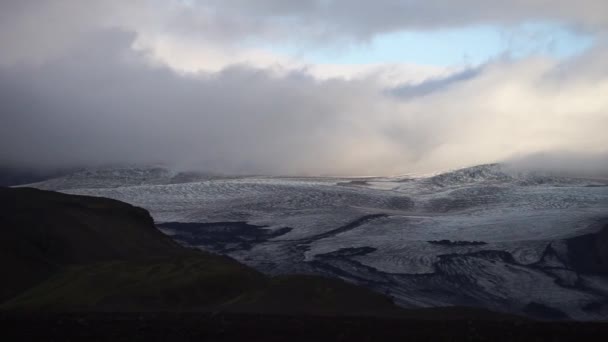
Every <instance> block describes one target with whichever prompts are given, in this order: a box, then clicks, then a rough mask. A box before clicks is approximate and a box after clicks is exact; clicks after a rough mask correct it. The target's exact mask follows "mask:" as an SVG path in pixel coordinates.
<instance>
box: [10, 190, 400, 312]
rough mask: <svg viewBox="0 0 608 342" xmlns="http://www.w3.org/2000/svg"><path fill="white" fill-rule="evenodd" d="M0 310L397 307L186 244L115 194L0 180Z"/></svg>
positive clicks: (331, 283) (359, 291) (335, 283)
mask: <svg viewBox="0 0 608 342" xmlns="http://www.w3.org/2000/svg"><path fill="white" fill-rule="evenodd" d="M0 208H1V209H0V227H1V228H0V229H1V233H2V235H3V239H2V240H0V267H2V268H3V269H4V270H5V272H6V274H7V275H10V276H9V277H6V278H5V281H3V283H2V286H1V287H0V288H1V292H0V294H1V297H0V299H1V300H2V301H3V302H4V303H2V304H0V309H3V310H16V311H29V312H31V311H47V312H48V311H51V312H65V311H68V312H73V311H78V312H101V311H108V312H118V311H123V312H144V311H217V310H221V311H228V312H230V311H241V312H263V313H292V314H299V313H314V314H379V315H396V314H399V312H400V309H398V308H397V307H395V306H394V305H393V304H392V303H391V301H390V300H389V299H388V298H387V297H384V296H382V295H379V294H376V293H373V292H371V291H368V290H366V289H363V288H360V287H357V286H354V285H351V284H347V283H345V282H342V281H339V280H334V279H326V278H321V277H312V276H287V277H277V278H269V277H266V276H264V275H262V274H260V273H258V272H257V271H255V270H253V269H251V268H249V267H247V266H244V265H242V264H240V263H238V262H236V261H234V260H232V259H230V258H228V257H223V256H218V255H213V254H209V253H205V252H201V251H198V250H192V249H188V248H184V247H181V246H179V245H178V244H176V243H175V242H173V241H172V240H171V239H170V238H169V237H167V236H166V235H164V234H162V233H161V232H160V231H158V230H157V229H156V227H155V226H154V222H153V220H152V218H151V217H150V215H149V214H148V212H147V211H145V210H144V209H141V208H137V207H134V206H131V205H129V204H126V203H122V202H119V201H116V200H110V199H105V198H96V197H84V196H73V195H66V194H61V193H56V192H49V191H42V190H36V189H30V188H19V189H11V188H0Z"/></svg>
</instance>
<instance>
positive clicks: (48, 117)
mask: <svg viewBox="0 0 608 342" xmlns="http://www.w3.org/2000/svg"><path fill="white" fill-rule="evenodd" d="M248 3H249V2H243V3H239V2H236V1H225V2H221V3H220V2H214V1H207V2H200V5H199V6H202V7H204V8H203V9H198V10H203V11H205V10H207V11H208V13H206V15H207V16H212V17H213V19H204V18H206V17H202V18H203V19H200V20H203V24H202V25H203V26H202V27H203V28H205V27H206V29H201V30H197V29H191V28H190V26H189V25H190V24H191V23H189V22H188V20H190V19H191V20H194V19H192V18H190V19H188V20H186V19H184V20H183V21H181V20H177V19H176V18H181V17H180V15H182V14H183V11H184V7H183V6H181V5H177V3H176V2H162V4H163V5H160V4H159V5H158V6H157V7H155V6H152V5H151V4H156V2H148V1H144V0H140V1H133V2H129V4H128V5H124V2H122V1H107V2H99V3H96V4H95V7H93V9H92V10H91V9H88V8H87V7H86V6H84V5H82V4H83V2H81V1H73V0H66V1H59V0H48V1H40V2H38V1H19V2H17V1H6V2H3V3H2V4H1V5H0V13H2V14H0V16H4V17H2V18H0V19H10V20H9V21H4V20H0V29H3V30H0V31H1V32H3V33H2V34H0V46H1V47H2V51H9V52H10V53H8V54H6V55H5V54H3V56H2V57H0V115H1V119H2V125H0V163H1V164H3V165H6V166H33V167H39V168H48V167H71V166H94V165H100V164H112V163H114V164H116V163H118V164H120V163H129V164H133V163H166V164H170V165H174V166H177V167H182V168H199V169H204V170H208V171H215V172H226V173H264V174H294V175H295V174H297V175H304V174H305V175H318V174H341V175H364V174H397V173H405V172H429V171H437V170H442V169H448V168H456V167H462V166H469V165H474V164H480V163H487V162H496V161H500V160H504V159H508V158H512V157H513V156H522V155H528V154H537V153H542V152H547V151H564V150H566V151H569V153H572V154H575V155H577V154H580V155H583V154H592V155H596V156H599V155H602V153H606V150H607V147H606V146H608V135H606V134H605V132H604V131H605V128H606V127H608V98H607V97H606V96H605V94H608V71H607V70H608V62H607V61H608V58H606V57H608V48H607V47H606V46H604V45H602V44H601V42H600V43H598V44H596V46H595V47H594V48H593V49H591V50H589V51H587V52H586V53H585V54H584V55H581V56H577V57H574V58H571V59H569V60H565V61H559V60H555V59H552V58H550V57H530V58H525V59H517V60H514V59H510V58H507V57H505V58H500V59H496V60H493V61H490V62H488V63H487V64H485V65H483V66H480V67H476V68H472V69H451V70H448V69H444V70H436V69H428V68H416V67H415V66H414V67H408V66H404V65H397V66H390V65H379V66H370V67H369V68H367V69H365V70H362V69H360V68H356V70H355V69H350V68H349V67H342V69H341V70H340V67H338V66H331V65H329V66H327V65H326V66H322V65H306V64H305V63H302V62H301V61H297V60H295V61H294V60H289V59H281V58H280V57H276V56H271V57H268V58H267V61H266V62H264V58H266V57H263V58H262V57H256V56H258V55H256V54H255V53H254V52H255V48H253V49H252V48H250V47H248V46H245V47H239V44H238V42H239V41H240V40H241V39H245V38H243V37H252V35H253V36H256V35H257V36H259V37H269V38H268V39H282V38H281V37H280V35H281V34H285V32H287V33H289V32H292V31H291V30H287V29H285V25H287V24H286V23H288V24H289V25H291V26H293V25H294V23H298V22H299V21H300V20H307V18H310V20H311V23H310V24H311V27H313V30H316V31H318V32H322V31H327V32H330V31H331V34H330V35H334V34H337V33H336V32H343V33H344V32H346V33H347V34H348V35H349V36H350V37H359V38H360V37H363V36H365V34H373V32H380V31H382V30H388V29H390V28H387V27H388V26H387V27H384V26H382V25H380V23H375V22H374V19H373V17H374V15H377V13H376V12H374V11H381V10H382V11H383V10H385V9H384V8H385V7H386V8H389V9H390V8H391V7H390V6H389V3H388V2H387V3H386V5H387V6H380V5H379V6H378V8H376V9H372V8H371V7H370V6H371V5H369V4H371V3H368V2H352V3H351V2H349V3H351V6H352V8H350V7H348V8H347V7H344V11H345V13H341V14H339V15H338V14H335V15H336V18H335V22H334V23H330V22H329V19H324V18H325V16H328V18H329V17H331V16H332V15H331V13H332V12H331V9H332V8H334V6H337V5H339V4H342V5H344V3H342V2H340V1H334V2H331V1H329V2H328V1H325V2H322V1H318V2H314V1H311V2H297V3H296V2H290V1H285V2H280V3H279V2H273V1H267V2H260V3H259V6H258V7H255V8H253V7H251V6H250V5H248ZM322 3H324V4H325V5H322ZM443 3H444V5H442V6H443V7H436V8H434V7H432V5H433V4H435V6H439V5H438V3H436V2H432V1H431V2H424V3H422V2H418V3H415V2H390V4H393V5H392V6H406V5H407V6H419V8H418V10H419V12H418V15H417V16H420V17H425V18H426V19H425V20H428V23H426V22H425V23H424V24H422V23H418V24H416V22H417V20H418V21H421V20H423V18H420V19H416V18H410V16H414V15H410V14H407V13H409V12H407V13H406V14H405V15H403V19H402V20H401V24H400V25H401V26H400V27H418V26H420V27H422V26H424V25H426V26H424V27H427V28H432V27H439V26H442V25H447V26H449V25H457V24H458V23H459V22H463V23H464V22H466V23H475V22H478V21H480V20H481V21H483V20H486V19H484V18H490V19H492V18H493V19H492V20H495V21H497V22H508V21H511V20H525V19H529V18H533V17H536V16H539V17H541V16H542V17H543V18H551V17H552V16H555V17H556V18H557V16H558V14H559V16H560V18H561V19H563V20H564V21H568V20H569V21H571V22H573V23H574V22H577V23H587V24H588V25H584V26H586V27H601V25H602V24H601V22H602V20H601V19H602V18H599V17H598V18H595V17H594V15H593V13H591V12H589V13H587V9H584V10H579V9H574V8H573V9H572V13H570V12H568V13H566V12H564V13H563V14H560V13H562V10H558V9H555V8H553V7H548V6H546V5H543V4H546V3H544V2H540V1H536V2H534V1H532V2H526V3H524V2H512V3H511V4H512V5H513V8H512V9H509V10H508V11H507V9H504V8H503V9H504V10H505V11H506V12H508V13H504V14H501V13H498V12H496V13H495V15H494V16H495V17H496V18H494V17H493V16H492V15H490V14H489V13H494V10H490V9H488V5H484V4H482V3H481V2H479V3H478V2H475V1H454V4H459V5H461V6H464V5H467V6H468V7H467V8H468V9H469V10H471V11H472V12H473V13H464V14H459V13H460V12H461V9H459V8H456V5H452V2H450V4H451V5H449V6H450V7H445V6H447V5H445V2H443ZM602 3H603V2H602ZM602 3H599V2H597V3H596V2H592V1H589V2H588V3H587V5H589V6H591V7H592V8H594V9H595V10H599V9H600V8H599V7H601V4H602ZM495 4H496V5H497V6H499V8H502V7H500V6H502V5H500V4H498V3H495ZM474 5H478V6H479V7H475V6H474ZM541 5H542V6H541ZM230 6H233V7H230ZM323 6H328V7H327V8H326V7H323ZM429 6H430V7H429ZM452 6H454V7H452ZM593 6H595V7H593ZM570 7H573V6H570ZM579 7H581V8H582V7H585V6H580V4H579ZM210 8H214V9H215V10H213V11H211V10H209V9H210ZM320 8H321V9H323V10H322V11H321V10H320ZM118 9H120V10H118ZM444 9H445V10H450V11H451V12H450V11H448V12H449V13H451V14H452V15H454V16H456V17H458V18H457V19H458V20H456V19H454V18H451V19H450V18H447V15H446V18H445V19H441V18H443V17H442V16H443V14H442V13H444V12H445V11H444ZM484 9H486V10H487V11H490V12H488V13H486V14H487V15H485V14H484V13H485V12H484ZM541 9H542V10H543V11H541ZM6 10H8V13H10V15H7V14H6V13H7V12H6ZM68 10H70V11H71V12H70V13H71V14H70V15H67V14H66V13H67V11H68ZM319 11H321V12H323V13H320V14H319V13H318V12H319ZM324 11H327V12H326V13H325V12H324ZM358 11H361V12H365V11H369V16H370V18H371V19H370V21H367V22H365V23H359V24H357V25H360V26H359V28H357V29H355V28H348V27H349V26H348V25H347V23H349V22H350V21H349V20H352V18H357V15H358V14H357V13H359V12H358ZM425 11H426V12H425ZM427 12H428V13H427ZM520 12H521V13H520ZM541 12H542V15H541ZM194 13H195V14H196V13H198V12H196V11H195V12H194ZM314 13H317V14H314ZM425 13H427V14H425ZM480 13H481V14H480ZM313 14H314V15H313ZM422 14H424V15H422ZM499 14H501V16H500V18H499ZM524 14H525V15H524ZM189 15H194V14H189ZM340 16H346V17H349V18H351V19H349V20H346V19H344V18H342V17H340ZM417 16H416V17H417ZM9 17H10V18H9ZM195 18H200V17H197V16H196V15H195ZM243 18H246V19H243ZM433 18H434V19H433ZM594 18H595V19H594ZM286 20H287V21H286ZM324 20H326V22H324ZM345 20H346V21H345ZM391 20H393V19H391V17H390V16H389V17H387V23H390V22H391ZM395 20H396V19H395ZM488 20H489V19H488ZM457 21H458V23H457ZM433 23H434V24H433ZM37 25H39V26H37ZM180 25H181V26H180ZM205 25H207V26H209V25H211V26H212V27H211V26H209V27H207V26H205ZM239 25H240V26H239ZM352 25H355V23H354V22H353V23H352ZM408 25H409V26H408ZM417 25H418V26H417ZM250 26H251V27H252V28H251V30H250V29H249V27H250ZM296 26H297V25H296ZM389 26H390V25H389ZM36 27H38V28H37V29H36ZM254 28H255V29H254ZM294 30H295V31H294V32H297V31H298V28H297V27H296V28H295V29H294ZM305 30H306V29H305ZM332 30H334V31H332ZM179 32H183V33H179ZM205 32H209V35H208V36H207V35H206V34H205ZM247 32H248V33H247ZM365 32H367V33H365ZM313 33H314V32H313ZM200 34H202V36H200V37H201V38H200V39H201V43H200V44H195V45H194V47H192V45H190V42H191V41H192V39H195V40H196V39H197V38H196V37H199V36H198V35H200ZM340 34H342V33H340ZM163 37H165V39H166V41H167V42H169V43H167V44H168V45H166V47H165V48H164V50H163V49H161V48H160V47H159V44H160V43H159V42H163V40H162V39H161V38H163ZM176 37H177V38H176ZM179 37H184V38H179ZM310 37H313V36H312V35H311V36H310ZM178 38H179V39H184V41H183V42H182V43H180V41H179V39H178ZM313 38H314V37H313ZM357 39H358V38H357ZM223 40H226V42H223ZM161 45H162V44H161ZM182 45H183V46H184V51H181V50H179V49H177V48H176V47H179V46H182ZM193 50H196V51H197V52H196V53H195V52H193ZM162 51H164V53H166V54H170V53H173V56H170V55H162V53H161V52H162ZM218 51H219V52H221V53H220V54H218V55H217V56H216V57H213V56H212V55H211V53H212V52H218ZM7 56H8V57H7ZM163 56H164V57H163ZM161 57H162V58H161ZM186 59H192V60H196V61H198V62H196V63H202V64H210V65H212V67H208V68H202V69H201V70H203V71H198V72H189V73H183V72H182V71H184V70H186V69H188V68H186V67H184V66H185V65H187V63H186V62H185V61H184V60H186ZM222 60H224V62H223V63H222V62H221V61H222ZM275 60H279V61H281V63H279V64H278V65H276V64H275V63H274V62H273V61H275ZM180 61H181V62H180ZM201 61H202V62H201ZM192 63H195V62H192ZM196 63H195V64H196ZM213 63H217V64H216V65H215V64H213ZM180 65H181V66H182V67H184V70H180V68H179V66H180ZM193 70H199V68H197V67H192V70H190V71H193ZM394 75H396V76H394Z"/></svg>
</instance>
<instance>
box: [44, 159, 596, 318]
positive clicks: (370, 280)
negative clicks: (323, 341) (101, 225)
mask: <svg viewBox="0 0 608 342" xmlns="http://www.w3.org/2000/svg"><path fill="white" fill-rule="evenodd" d="M34 186H36V187H39V188H43V189H51V190H59V191H64V192H67V193H72V194H84V195H94V196H103V197H110V198H115V199H119V200H122V201H125V202H128V203H131V204H134V205H138V206H141V207H144V208H146V209H148V210H149V211H150V212H151V214H152V215H153V217H154V218H155V220H156V221H157V222H158V226H159V228H160V229H161V230H162V231H164V232H165V233H167V234H170V235H172V236H173V237H174V238H175V239H176V240H178V241H180V242H182V243H184V244H187V245H192V246H197V247H200V248H203V249H207V250H212V251H216V252H219V253H225V254H228V255H230V256H232V257H234V258H236V259H238V260H239V261H241V262H244V263H246V264H249V265H251V266H254V267H256V268H258V269H259V270H261V271H263V272H266V273H269V274H282V273H294V272H297V273H314V274H323V275H329V276H333V277H340V278H342V279H345V280H348V281H351V282H354V283H358V284H361V285H365V286H368V287H370V288H372V289H375V290H377V291H379V292H382V293H386V294H389V295H390V296H392V297H393V298H394V299H395V300H396V302H397V303H399V304H400V305H403V306H405V307H427V306H446V305H475V306H482V307H487V308H490V309H494V310H500V311H509V312H516V313H527V314H531V315H537V316H545V317H561V316H568V317H571V318H574V319H606V318H608V266H607V265H606V264H603V262H608V259H607V260H603V259H602V258H603V257H602V255H600V256H599V257H598V258H599V259H598V258H596V257H594V256H593V255H591V254H593V253H594V252H593V250H594V248H596V249H597V248H608V241H604V240H602V239H606V237H605V236H604V235H601V234H600V233H598V232H600V231H601V230H602V228H603V227H604V226H607V225H608V186H607V184H604V183H602V182H598V181H597V180H585V179H572V178H564V177H556V176H552V175H548V174H539V173H534V172H522V171H518V172H514V171H513V170H509V169H508V168H506V167H504V166H502V165H498V164H493V165H482V166H477V167H473V168H467V169H462V170H455V171H452V172H448V173H443V174H439V175H435V176H430V177H416V178H403V177H399V178H365V179H348V178H288V177H232V178H222V177H210V176H205V175H200V174H176V173H174V172H170V171H168V170H165V169H162V168H153V169H137V168H131V169H129V168H125V169H110V170H95V171H83V172H80V173H77V174H73V175H70V176H66V177H62V178H57V179H52V180H49V181H45V182H41V183H36V184H34ZM606 231H607V232H608V226H607V228H606ZM605 235H608V233H607V234H605ZM602 241H604V242H602ZM602 243H605V244H604V245H602ZM598 246H600V247H598ZM601 246H603V247H601ZM589 253H591V254H589ZM596 254H597V253H596ZM600 254H601V253H600ZM590 255H591V256H590Z"/></svg>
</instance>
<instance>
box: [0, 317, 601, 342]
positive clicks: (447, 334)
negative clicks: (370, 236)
mask: <svg viewBox="0 0 608 342" xmlns="http://www.w3.org/2000/svg"><path fill="white" fill-rule="evenodd" d="M435 313H438V312H435ZM435 313H433V314H435ZM414 314H415V313H414V312H412V315H414ZM439 317H441V315H440V314H439ZM0 329H1V330H2V336H3V338H4V339H3V340H5V341H6V340H9V339H10V340H18V341H64V340H71V341H265V342H270V341H596V340H604V341H605V338H606V337H608V328H607V326H606V324H603V323H581V322H538V321H528V320H519V319H508V320H492V319H491V318H490V319H487V318H483V317H480V316H478V317H477V318H471V317H469V318H464V317H463V318H454V317H452V318H451V319H439V318H437V317H434V318H431V317H430V316H427V315H426V313H425V312H424V310H423V311H421V317H415V316H411V317H410V316H407V315H406V317H401V318H386V317H385V318H380V317H361V316H359V317H356V316H307V315H261V314H236V313H232V314H227V313H181V314H179V313H171V314H168V313H164V314H150V313H148V314H136V313H131V314H124V313H123V314H61V315H59V314H55V315H44V316H43V315H36V316H33V315H28V316H16V315H10V316H4V317H2V318H0Z"/></svg>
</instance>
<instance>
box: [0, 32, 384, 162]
mask: <svg viewBox="0 0 608 342" xmlns="http://www.w3.org/2000/svg"><path fill="white" fill-rule="evenodd" d="M132 39H133V36H132V35H130V34H125V33H123V32H116V31H114V32H111V33H104V34H96V35H94V36H89V37H88V39H87V41H88V43H86V44H85V45H83V46H81V47H79V48H78V49H76V50H73V51H72V53H71V54H70V55H69V57H65V58H62V59H60V60H56V61H54V62H52V63H47V64H44V65H42V66H36V67H11V68H4V69H2V70H1V71H0V90H1V91H0V102H1V103H2V121H3V125H2V126H1V128H0V143H1V145H2V149H1V151H0V159H1V160H2V161H4V162H5V163H9V164H15V163H24V162H25V163H33V164H39V165H52V166H61V165H65V164H66V163H68V164H69V163H71V164H76V165H78V164H99V163H112V162H113V163H127V162H128V163H138V162H139V163H141V162H165V163H171V164H178V165H179V164H185V165H186V166H196V167H203V168H206V169H213V170H214V171H225V172H276V173H293V172H296V171H297V170H302V172H344V171H345V170H347V169H350V170H353V169H356V168H362V169H365V165H364V163H367V162H370V161H372V160H373V156H372V155H371V151H367V152H366V151H357V149H358V145H361V146H363V145H365V144H366V143H369V142H372V141H371V140H370V141H369V142H365V141H366V139H372V140H373V139H376V138H374V137H373V136H371V135H373V134H374V130H375V128H374V127H375V124H373V123H370V124H366V125H365V126H361V127H359V124H360V122H359V120H361V118H362V117H363V116H364V115H365V114H366V113H373V112H374V111H377V110H378V109H377V108H376V103H375V101H373V100H370V99H372V98H373V95H372V96H370V95H369V93H370V92H371V89H370V88H368V87H367V86H365V85H364V84H361V83H348V82H343V81H330V82H324V83H319V82H317V81H316V80H314V79H312V78H311V77H309V76H307V75H305V74H300V73H293V74H290V75H287V76H282V77H275V76H273V75H272V74H270V73H268V72H265V71H262V70H255V69H249V68H236V67H235V68H231V69H227V70H225V71H223V72H221V73H218V74H207V75H197V76H179V75H177V74H175V73H174V72H173V71H171V70H170V69H168V68H165V67H160V66H150V65H148V64H146V62H145V61H146V60H145V56H143V55H142V54H140V53H136V52H133V51H132V50H130V49H129V46H130V44H131V42H132ZM369 147H373V146H369ZM351 149H355V150H354V151H357V152H356V153H357V154H358V157H357V158H354V159H353V157H352V156H348V155H347V154H348V153H350V152H349V151H351ZM370 169H371V167H370Z"/></svg>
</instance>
